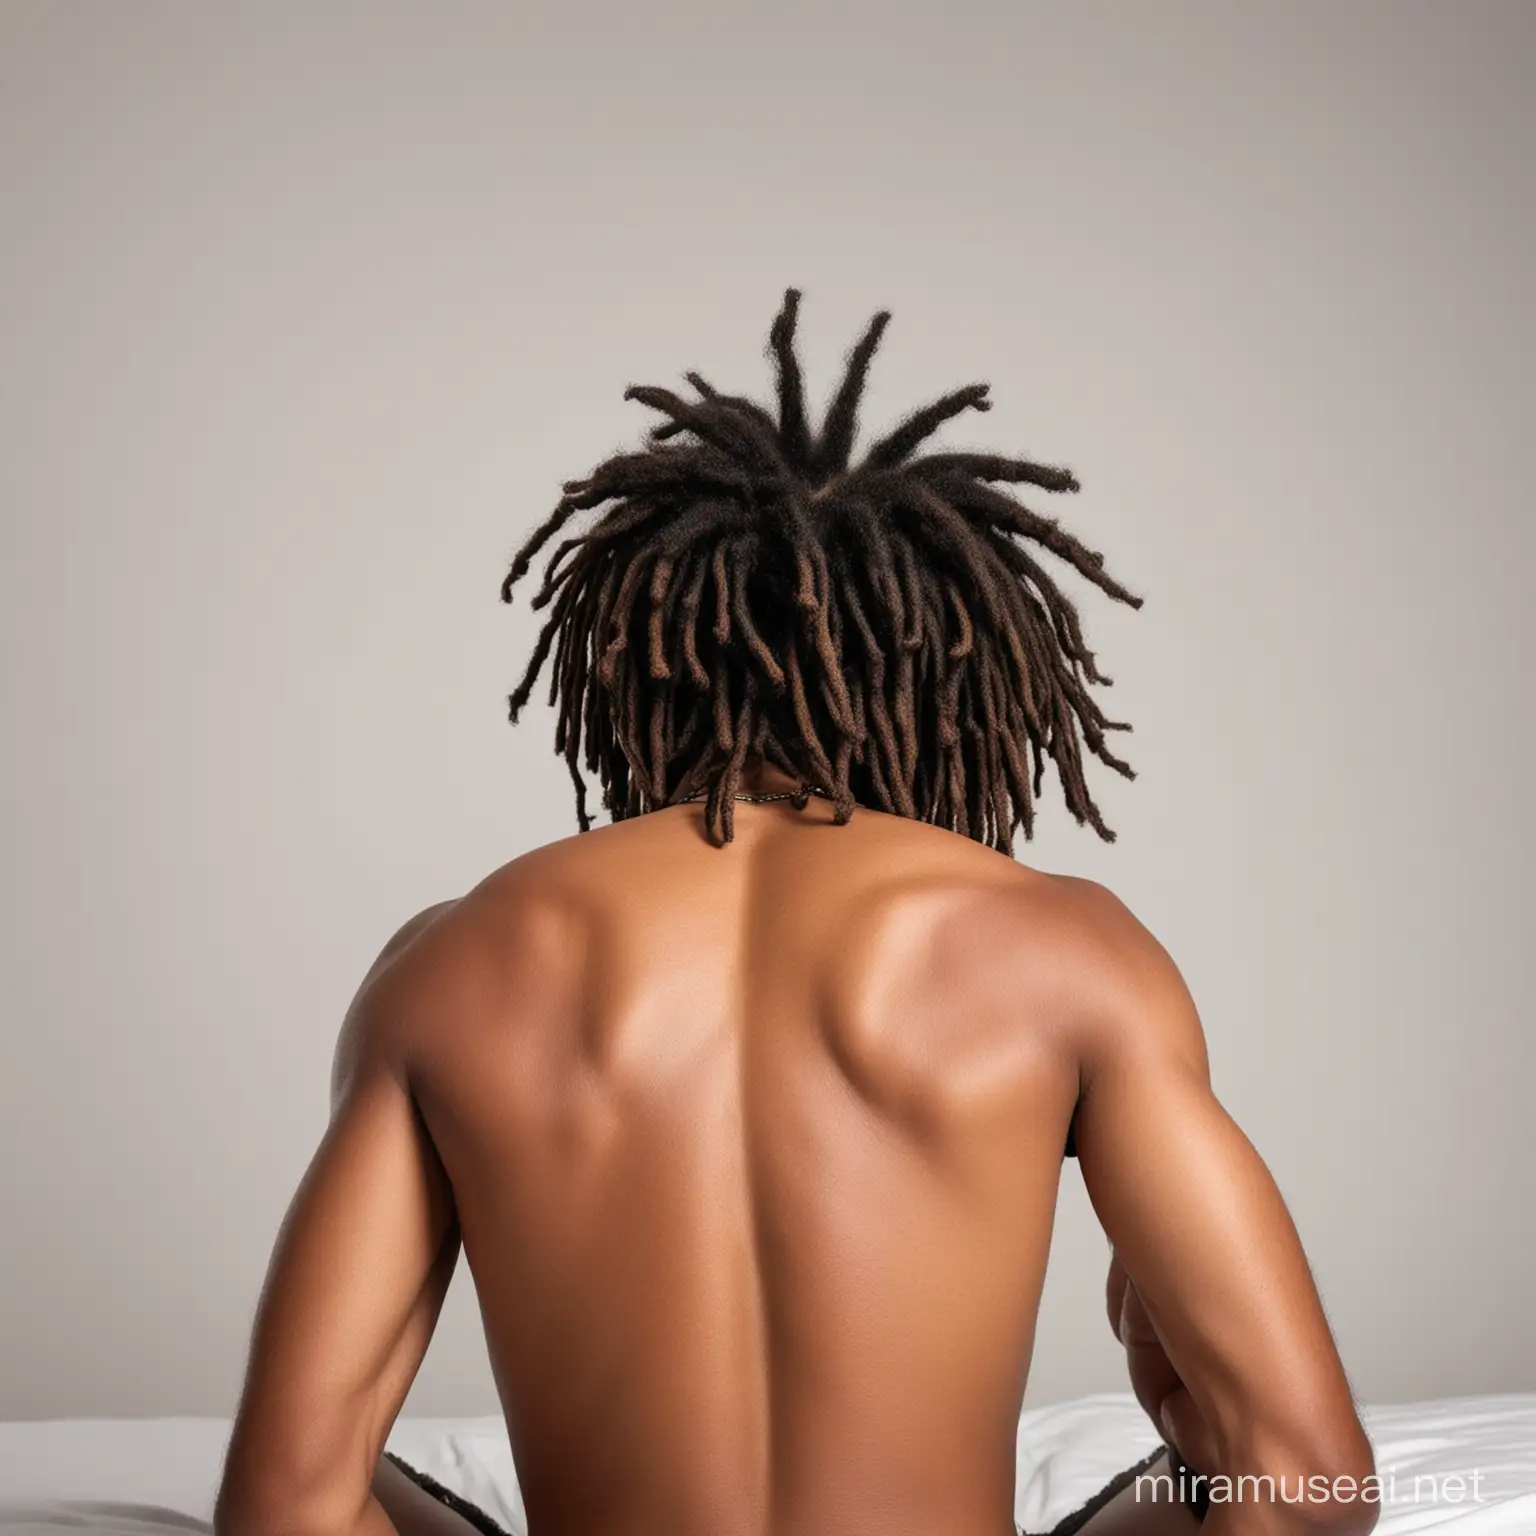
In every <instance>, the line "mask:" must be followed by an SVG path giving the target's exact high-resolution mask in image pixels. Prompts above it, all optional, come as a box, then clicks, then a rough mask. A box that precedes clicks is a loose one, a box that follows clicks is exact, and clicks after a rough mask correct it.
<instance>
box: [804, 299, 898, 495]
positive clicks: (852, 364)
mask: <svg viewBox="0 0 1536 1536" xmlns="http://www.w3.org/2000/svg"><path fill="white" fill-rule="evenodd" d="M890 323H891V313H890V311H889V310H887V309H882V310H881V311H880V312H879V314H877V315H876V316H875V317H874V319H873V320H871V321H870V322H869V329H868V330H866V331H865V332H864V334H863V336H861V337H860V338H859V341H858V344H857V345H856V346H855V347H854V349H853V351H852V352H851V353H849V355H848V367H847V370H846V372H845V373H844V374H843V382H842V383H841V384H840V385H839V386H838V389H837V393H836V395H834V396H833V397H832V404H831V405H830V406H828V407H827V415H826V420H825V421H824V422H823V423H822V427H821V440H820V442H819V443H817V445H816V449H815V453H814V460H815V473H816V475H817V477H818V478H820V479H825V478H826V477H827V476H828V475H834V474H836V473H838V471H840V470H844V469H846V468H847V467H848V456H849V454H851V453H852V451H853V439H854V434H855V433H856V432H857V430H858V414H859V400H860V399H861V398H862V396H863V394H864V381H865V379H866V378H867V377H868V375H869V362H870V359H871V358H872V357H873V356H874V355H875V348H876V347H878V346H879V345H880V338H881V336H883V335H884V334H885V328H886V326H888V325H889V324H890Z"/></svg>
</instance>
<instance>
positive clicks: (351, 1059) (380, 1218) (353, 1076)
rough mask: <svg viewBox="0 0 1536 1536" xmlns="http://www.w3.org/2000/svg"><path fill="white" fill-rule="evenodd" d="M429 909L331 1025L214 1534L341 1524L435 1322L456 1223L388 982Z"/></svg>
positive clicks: (365, 1484) (361, 1495)
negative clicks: (312, 1137)
mask: <svg viewBox="0 0 1536 1536" xmlns="http://www.w3.org/2000/svg"><path fill="white" fill-rule="evenodd" d="M436 911H437V909H433V912H432V913H423V914H422V915H421V917H419V918H417V919H414V920H413V921H412V923H409V924H407V925H406V927H405V928H403V929H402V930H401V931H400V933H398V934H396V936H395V938H394V939H393V940H392V941H391V943H390V945H389V946H387V947H386V949H385V951H384V953H383V954H382V955H381V956H380V958H379V961H378V962H377V963H376V964H375V965H374V967H373V969H372V970H371V971H370V972H369V975H368V977H367V979H366V980H365V981H364V983H363V986H362V988H361V989H360V990H359V992H358V996H357V998H356V1000H355V1001H354V1003H353V1005H352V1008H351V1010H350V1012H349V1013H348V1015H347V1019H346V1021H345V1023H344V1024H343V1025H342V1029H341V1034H340V1038H339V1040H338V1043H337V1049H336V1060H335V1068H334V1071H333V1079H332V1113H331V1120H330V1124H329V1126H328V1128H327V1130H326V1132H325V1135H324V1138H323V1139H322V1141H321V1144H320V1147H319V1150H318V1151H317V1152H316V1153H315V1156H314V1159H313V1160H312V1162H311V1163H310V1166H309V1169H308V1171H307V1172H306V1173H305V1175H304V1178H303V1180H302V1182H301V1183H300V1186H299V1189H298V1192H297V1193H296V1194H295V1196H294V1198H293V1202H292V1204H291V1205H290V1207H289V1210H288V1214H287V1216H286V1218H285V1220H284V1222H283V1225H282V1228H281V1230H280V1232H279V1234H278V1239H277V1244H276V1247H275V1249H274V1251H273V1254H272V1259H271V1263H270V1266H269V1268H268V1273H267V1279H266V1284H265V1286H264V1287H263V1290H262V1296H261V1302H260V1305H259V1307H258V1309H257V1316H256V1325H255V1329H254V1333H253V1337H252V1342H251V1353H250V1363H249V1366H248V1368H247V1373H246V1380H245V1388H244V1391H243V1393H242V1396H241V1402H240V1408H239V1412H238V1414H237V1415H236V1419H235V1425H234V1431H233V1434H232V1436H231V1440H230V1449H229V1457H228V1461H227V1463H226V1467H225V1473H224V1481H223V1485H222V1487H221V1489H220V1497H219V1505H220V1512H221V1515H222V1516H223V1517H224V1518H223V1521H222V1523H223V1524H224V1525H225V1526H227V1527H228V1528H230V1529H234V1528H238V1527H239V1526H241V1525H242V1524H245V1523H249V1520H250V1519H254V1520H255V1521H256V1523H258V1524H260V1523H262V1522H263V1521H265V1520H267V1519H268V1518H276V1517H278V1516H281V1518H282V1519H283V1520H284V1521H285V1522H290V1523H295V1524H299V1525H302V1524H303V1523H304V1522H305V1521H313V1522H314V1523H315V1524H316V1526H317V1528H318V1527H324V1526H330V1525H331V1524H332V1523H333V1521H334V1522H335V1524H336V1527H337V1528H345V1527H346V1526H347V1525H348V1524H349V1523H350V1521H351V1520H354V1519H355V1518H356V1517H357V1516H358V1514H360V1512H361V1511H362V1509H363V1507H364V1505H365V1504H366V1502H367V1499H368V1496H369V1487H370V1484H371V1482H372V1479H373V1474H374V1470H375V1468H376V1466H377V1464H378V1459H379V1455H380V1453H381V1451H382V1449H383V1444H384V1440H385V1439H386V1437H387V1436H388V1433H389V1429H390V1426H391V1425H392V1424H393V1422H394V1419H395V1416H396V1414H398V1412H399V1410H400V1405H401V1403H402V1402H403V1401H404V1398H405V1394H406V1392H407V1391H408V1390H409V1388H410V1385H411V1382H412V1380H413V1379H414V1377H415V1375H416V1371H417V1369H418V1368H419V1366H420V1364H421V1360H422V1357H423V1355H424V1354H425V1352H426V1348H427V1344H428V1342H429V1340H430V1338H431V1335H432V1330H433V1328H434V1327H435V1325H436V1322H437V1316H438V1312H439V1310H440V1308H441V1306H442V1301H443V1296H444V1294H445V1293H446V1291H447V1288H448V1283H449V1280H450V1279H451V1277H452V1274H453V1269H454V1266H455V1263H456V1261H457V1257H458V1248H459V1242H458V1228H457V1224H456V1219H455V1215H454V1208H453V1196H452V1191H451V1189H450V1188H449V1185H448V1181H447V1178H446V1176H445V1174H444V1173H443V1170H442V1167H441V1164H440V1163H439V1162H438V1159H437V1155H436V1152H435V1150H434V1149H433V1147H432V1145H431V1141H430V1139H429V1138H428V1136H427V1134H426V1131H425V1128H424V1126H423V1125H422V1123H421V1119H420V1116H419V1114H418V1113H417V1110H416V1107H415V1105H414V1103H413V1102H412V1099H411V1096H410V1093H409V1091H408V1089H407V1087H406V1084H405V1081H404V1078H403V1073H402V1072H401V1070H400V1060H399V1051H398V1043H397V1042H398V1019H397V1017H396V1011H395V1010H396V995H395V993H394V991H393V989H392V987H391V985H390V978H389V975H388V969H389V964H390V962H391V960H392V959H393V958H394V957H395V955H396V954H397V953H398V951H399V950H400V949H402V948H403V947H404V945H405V944H407V943H408V942H409V941H410V939H411V938H412V937H414V936H415V934H416V932H417V931H419V930H420V928H422V927H424V926H425V924H426V922H427V921H429V920H430V917H431V916H432V915H435V913H436ZM248 1517H249V1518H248Z"/></svg>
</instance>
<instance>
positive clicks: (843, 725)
mask: <svg viewBox="0 0 1536 1536" xmlns="http://www.w3.org/2000/svg"><path fill="white" fill-rule="evenodd" d="M810 564H811V572H812V578H813V581H812V597H813V602H814V606H813V607H812V609H811V610H810V616H811V638H812V643H813V644H814V645H815V647H816V650H817V653H818V655H819V656H820V658H821V667H822V674H821V675H822V695H823V697H824V698H825V699H826V703H827V708H828V709H830V710H831V712H832V719H833V721H834V722H835V724H836V726H837V728H838V730H840V731H843V732H847V733H852V731H853V729H854V725H853V706H852V704H851V703H850V702H849V700H848V688H847V685H846V684H845V683H844V681H843V664H842V661H841V659H840V657H839V655H838V651H837V647H836V646H835V645H834V644H833V641H832V631H831V627H830V624H829V621H828V618H827V615H828V613H829V611H830V609H831V592H830V587H831V580H830V577H829V575H828V572H827V561H826V556H825V555H823V554H822V552H821V550H820V549H819V548H818V549H814V550H812V552H811V562H810ZM818 578H819V585H820V592H819V593H818V592H817V591H816V585H817V579H818Z"/></svg>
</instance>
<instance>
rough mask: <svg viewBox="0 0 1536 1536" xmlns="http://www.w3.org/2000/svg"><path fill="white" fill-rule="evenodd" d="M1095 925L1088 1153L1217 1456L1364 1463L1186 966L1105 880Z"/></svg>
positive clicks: (1086, 1028)
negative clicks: (1224, 1100)
mask: <svg viewBox="0 0 1536 1536" xmlns="http://www.w3.org/2000/svg"><path fill="white" fill-rule="evenodd" d="M1071 884H1072V886H1073V887H1075V889H1074V890H1073V892H1072V893H1071V894H1070V896H1069V898H1068V899H1069V900H1070V901H1072V902H1075V903H1078V904H1079V906H1080V915H1081V917H1082V918H1083V919H1084V921H1085V924H1086V931H1088V932H1090V933H1091V938H1090V939H1088V940H1087V942H1088V944H1089V945H1090V947H1091V949H1092V950H1093V963H1092V965H1091V967H1090V974H1091V976H1092V981H1091V982H1090V984H1089V991H1088V993H1087V994H1086V997H1085V1009H1084V1018H1083V1019H1082V1020H1081V1021H1080V1027H1081V1041H1082V1044H1081V1051H1082V1055H1081V1061H1082V1068H1081V1072H1082V1077H1081V1094H1080V1099H1079V1103H1078V1108H1077V1115H1076V1121H1075V1126H1076V1141H1077V1154H1078V1160H1079V1164H1080V1166H1081V1169H1082V1174H1083V1179H1084V1182H1085V1184H1086V1186H1087V1189H1088V1194H1089V1198H1090V1199H1091V1200H1092V1202H1093V1206H1094V1209H1095V1211H1096V1212H1097V1213H1098V1216H1099V1219H1100V1221H1101V1222H1102V1223H1103V1226H1104V1230H1105V1232H1106V1233H1107V1235H1108V1236H1109V1239H1110V1242H1111V1244H1112V1245H1113V1247H1114V1249H1115V1252H1116V1253H1117V1254H1118V1256H1119V1258H1120V1261H1121V1263H1122V1264H1123V1265H1124V1267H1125V1270H1126V1272H1127V1274H1128V1275H1129V1277H1130V1281H1131V1283H1132V1284H1133V1285H1134V1286H1135V1288H1136V1290H1137V1293H1138V1294H1139V1295H1140V1297H1141V1300H1142V1301H1143V1303H1144V1304H1145V1306H1146V1310H1147V1313H1148V1315H1149V1316H1150V1318H1151V1320H1152V1322H1153V1324H1154V1326H1155V1327H1156V1329H1157V1333H1158V1336H1159V1337H1160V1339H1161V1340H1162V1344H1163V1348H1164V1349H1165V1351H1166V1352H1167V1355H1168V1358H1169V1360H1170V1361H1171V1363H1172V1365H1173V1366H1174V1368H1175V1369H1176V1370H1177V1371H1178V1373H1179V1376H1180V1377H1181V1378H1182V1380H1183V1382H1184V1385H1185V1386H1186V1388H1187V1389H1188V1391H1189V1393H1190V1395H1191V1397H1192V1398H1193V1400H1194V1402H1195V1405H1196V1406H1197V1407H1198V1409H1199V1410H1200V1412H1201V1415H1202V1416H1203V1418H1204V1420H1205V1422H1206V1424H1207V1425H1208V1426H1209V1428H1210V1430H1211V1432H1212V1435H1213V1436H1214V1440H1215V1444H1216V1446H1217V1448H1218V1454H1219V1456H1220V1459H1221V1466H1220V1468H1219V1470H1222V1471H1225V1472H1228V1473H1229V1474H1230V1475H1232V1476H1236V1475H1239V1474H1242V1473H1253V1474H1256V1475H1257V1474H1262V1473H1265V1472H1269V1473H1273V1474H1275V1475H1279V1474H1280V1473H1281V1472H1286V1473H1290V1474H1292V1475H1306V1476H1312V1475H1314V1474H1326V1475H1328V1476H1333V1475H1335V1474H1336V1473H1337V1474H1348V1475H1355V1476H1360V1475H1365V1474H1368V1473H1369V1471H1370V1469H1371V1468H1370V1461H1371V1455H1370V1447H1369V1443H1368V1442H1367V1441H1366V1439H1365V1436H1364V1432H1363V1430H1362V1429H1361V1427H1360V1423H1359V1419H1358V1417H1357V1415H1356V1411H1355V1405H1354V1402H1353V1400H1352V1397H1351V1394H1350V1390H1349V1383H1348V1381H1347V1380H1346V1378H1345V1375H1344V1370H1343V1367H1342V1365H1341V1364H1340V1362H1339V1358H1338V1353H1337V1350H1336V1348H1335V1346H1334V1342H1333V1338H1332V1335H1331V1333H1330V1331H1329V1328H1328V1323H1327V1319H1326V1318H1325V1316H1324V1314H1323V1308H1322V1303H1321V1301H1320V1299H1319V1297H1318V1294H1317V1290H1316V1287H1315V1285H1314V1283H1313V1279H1312V1274H1311V1270H1310V1269H1309V1267H1308V1264H1307V1260H1306V1255H1305V1254H1304V1253H1303V1251H1302V1247H1301V1242H1300V1239H1299V1237H1298V1236H1297V1233H1296V1228H1295V1226H1294V1224H1293V1223H1292V1221H1291V1217H1290V1214H1289V1212H1288V1211H1287V1209H1286V1206H1285V1203H1284V1201H1283V1200H1282V1198H1281V1196H1280V1192H1279V1190H1278V1188H1277V1187H1276V1185H1275V1182H1274V1180H1273V1178H1272V1177H1271V1176H1270V1173H1269V1170H1268V1168H1267V1167H1266V1166H1265V1164H1264V1162H1263V1160H1262V1159H1261V1158H1260V1157H1259V1155H1258V1153H1257V1152H1256V1151H1255V1150H1254V1148H1253V1146H1252V1145H1251V1144H1250V1143H1249V1141H1248V1139H1247V1138H1246V1137H1245V1136H1244V1135H1243V1133H1242V1131H1241V1130H1239V1128H1238V1127H1237V1125H1236V1123H1235V1122H1234V1121H1233V1120H1232V1119H1231V1117H1230V1116H1229V1115H1228V1114H1227V1112H1226V1111H1225V1110H1224V1109H1223V1108H1222V1106H1221V1104H1220V1103H1219V1102H1218V1101H1217V1099H1216V1097H1215V1095H1214V1093H1213V1092H1212V1091H1211V1084H1210V1073H1209V1067H1208V1063H1207V1057H1206V1050H1205V1039H1204V1035H1203V1032H1202V1030H1201V1027H1200V1021H1199V1018H1198V1015H1197V1013H1196V1010H1195V1006H1194V1003H1193V1001H1192V1000H1191V998H1190V995H1189V992H1188V989H1187V988H1186V986H1185V984H1184V981H1183V978H1182V977H1181V976H1180V974H1179V972H1178V969H1177V967H1176V966H1175V965H1174V963H1173V961H1172V960H1171V959H1170V958H1169V956H1168V955H1167V953H1166V952H1165V951H1164V950H1163V948H1162V946H1161V945H1160V944H1158V942H1157V941H1156V939H1154V938H1153V937H1152V935H1151V934H1149V933H1148V932H1147V930H1146V929H1145V928H1143V927H1142V925H1141V924H1140V923H1138V922H1137V921H1136V919H1135V918H1134V917H1132V916H1131V914H1130V913H1129V912H1128V911H1127V910H1126V909H1125V907H1124V906H1123V905H1122V904H1121V903H1120V902H1119V901H1118V900H1117V899H1116V898H1115V897H1114V896H1113V895H1111V894H1110V893H1109V892H1108V891H1106V890H1104V889H1103V888H1102V887H1100V886H1096V885H1092V884H1091V882H1076V881H1074V882H1071Z"/></svg>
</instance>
